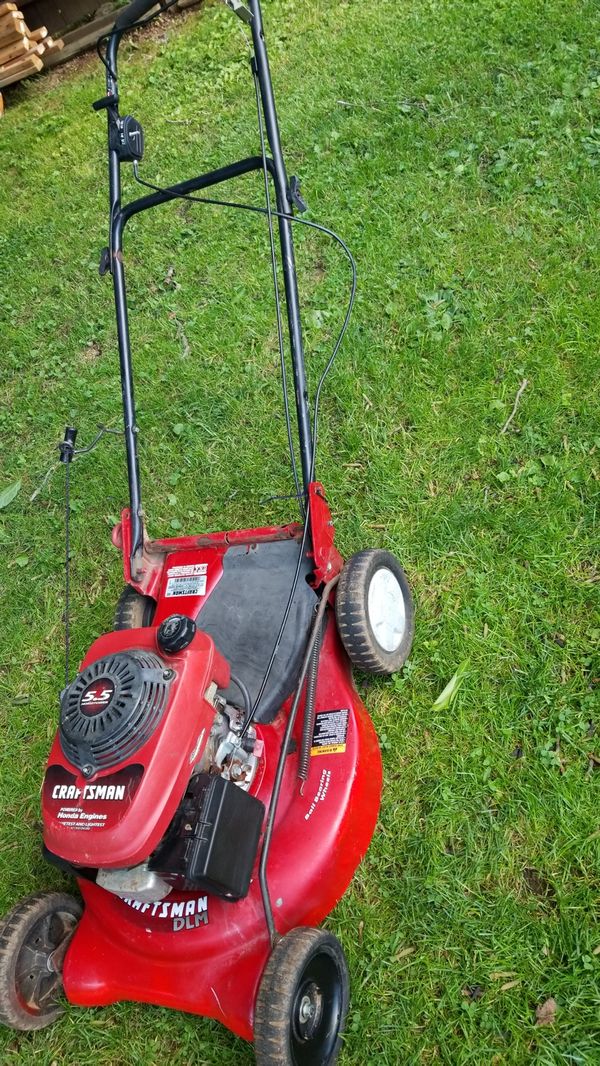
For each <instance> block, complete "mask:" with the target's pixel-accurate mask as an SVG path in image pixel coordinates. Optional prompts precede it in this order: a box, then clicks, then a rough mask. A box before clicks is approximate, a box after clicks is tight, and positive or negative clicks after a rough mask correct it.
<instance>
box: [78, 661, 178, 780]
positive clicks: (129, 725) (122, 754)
mask: <svg viewBox="0 0 600 1066" xmlns="http://www.w3.org/2000/svg"><path fill="white" fill-rule="evenodd" d="M171 676H172V671H170V670H169V669H168V668H167V667H166V665H165V664H164V663H163V662H162V661H161V659H159V657H158V656H157V655H154V654H153V653H152V652H149V651H128V652H117V653H115V654H114V655H108V656H106V657H105V658H103V659H98V660H96V662H93V663H91V665H90V666H88V667H86V669H85V670H83V672H82V673H81V674H79V676H78V677H76V678H75V680H74V681H73V682H72V683H71V684H70V685H69V686H68V687H67V688H66V689H65V690H64V692H63V694H62V697H61V711H60V726H59V731H58V736H59V740H60V745H61V748H62V750H63V753H64V755H65V756H66V758H67V759H68V761H69V762H70V763H71V764H72V765H73V766H76V767H78V769H80V770H81V772H82V773H83V774H84V775H85V776H86V777H91V776H92V774H94V773H96V772H97V771H98V770H107V769H109V768H110V767H112V766H116V765H117V764H118V763H121V762H123V761H124V760H126V759H129V758H131V756H132V755H134V754H135V753H136V752H137V751H139V749H140V748H141V747H143V745H144V744H145V743H146V741H147V740H149V739H150V737H151V736H152V734H153V733H154V731H155V729H156V727H157V726H158V724H159V722H160V720H161V718H162V716H163V713H164V710H165V707H166V706H167V702H168V696H169V683H170V677H171Z"/></svg>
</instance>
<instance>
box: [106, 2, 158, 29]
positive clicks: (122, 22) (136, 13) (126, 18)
mask: <svg viewBox="0 0 600 1066" xmlns="http://www.w3.org/2000/svg"><path fill="white" fill-rule="evenodd" d="M161 6H164V5H162V4H161ZM153 7H156V0H132V3H131V4H128V5H127V7H124V8H123V10H122V11H121V12H119V14H118V16H117V18H116V20H115V30H127V29H129V27H130V26H133V24H134V23H135V22H137V21H138V19H141V17H142V15H146V14H147V13H148V11H151V10H152V8H153Z"/></svg>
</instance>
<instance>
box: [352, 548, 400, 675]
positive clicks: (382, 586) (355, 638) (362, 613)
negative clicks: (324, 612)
mask: <svg viewBox="0 0 600 1066" xmlns="http://www.w3.org/2000/svg"><path fill="white" fill-rule="evenodd" d="M335 614H336V619H337V625H338V630H339V633H340V636H341V638H342V642H343V645H344V647H345V649H346V651H347V652H348V656H349V658H350V660H351V662H352V663H354V665H355V666H357V667H359V669H361V670H368V671H369V673H372V674H394V673H395V672H396V671H397V670H400V668H401V667H402V666H404V663H405V662H406V660H407V659H408V656H409V654H410V649H411V646H412V641H413V635H414V629H415V616H414V606H413V600H412V596H411V592H410V588H409V585H408V581H407V580H406V574H405V573H404V570H403V569H402V567H401V566H400V563H399V562H398V560H397V559H396V557H395V555H392V553H391V552H388V551H382V550H381V549H379V548H368V549H367V550H366V551H362V552H357V554H356V555H353V556H352V557H351V558H350V559H348V562H347V563H346V564H345V566H344V568H343V570H342V573H341V575H340V580H339V582H338V587H337V593H336V598H335Z"/></svg>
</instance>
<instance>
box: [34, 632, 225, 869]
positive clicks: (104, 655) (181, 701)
mask: <svg viewBox="0 0 600 1066" xmlns="http://www.w3.org/2000/svg"><path fill="white" fill-rule="evenodd" d="M228 684H229V666H228V665H227V663H226V661H225V660H224V659H223V658H222V656H221V655H220V654H219V653H218V652H217V650H216V648H215V646H214V643H213V641H212V639H211V637H209V636H208V635H207V634H206V633H203V632H201V631H198V632H197V633H196V634H195V636H194V639H193V640H192V642H191V644H190V645H189V646H188V647H187V648H185V649H184V650H183V651H181V652H178V653H176V654H174V655H169V656H168V657H167V656H165V657H164V658H163V657H162V656H161V655H160V653H159V647H158V644H157V627H155V626H149V627H147V628H144V629H130V630H120V631H117V632H115V633H107V634H106V635H105V636H103V637H100V638H99V640H97V641H95V643H94V644H92V646H91V648H90V650H89V652H88V654H87V656H86V658H85V660H84V662H83V663H82V668H81V673H80V674H79V676H78V677H77V678H76V679H75V681H74V682H73V683H72V684H71V685H70V686H68V688H67V689H66V690H65V692H64V693H63V696H62V700H61V719H60V725H59V729H58V731H57V734H56V737H55V740H54V744H53V746H52V750H51V752H50V757H49V759H48V765H47V767H46V775H45V777H44V784H43V788H42V813H43V824H44V844H45V845H46V847H47V848H48V850H49V851H50V852H52V853H53V854H54V855H56V856H58V857H59V858H60V859H63V860H65V861H66V862H69V863H72V864H74V865H75V866H82V867H94V868H99V867H105V868H107V869H118V868H122V867H125V866H136V865H137V864H139V863H141V862H143V861H144V860H145V859H147V858H148V856H149V855H150V854H151V853H152V852H153V851H154V849H155V848H156V847H157V845H158V843H159V841H160V840H161V839H162V837H163V835H164V833H165V831H166V829H167V828H168V826H169V824H170V822H171V820H172V818H173V816H174V814H175V812H176V810H177V807H178V805H179V803H180V801H181V799H182V797H183V795H184V792H185V790H186V787H187V784H188V781H189V779H190V776H191V774H192V772H193V770H194V767H195V766H197V765H198V763H199V762H200V761H201V760H202V756H203V753H204V749H205V747H206V744H207V741H208V738H209V735H210V731H211V728H212V725H213V722H214V718H215V707H214V704H213V702H212V693H213V692H214V690H215V688H219V689H224V688H227V686H228Z"/></svg>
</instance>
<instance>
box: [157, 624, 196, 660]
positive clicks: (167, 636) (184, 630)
mask: <svg viewBox="0 0 600 1066" xmlns="http://www.w3.org/2000/svg"><path fill="white" fill-rule="evenodd" d="M195 633H196V623H195V622H194V620H193V618H188V616H187V615H185V614H170V615H169V617H168V618H165V620H164V622H161V624H160V626H159V627H158V644H159V647H160V649H161V651H164V652H166V653H167V655H174V654H175V653H176V652H178V651H183V649H184V648H187V647H188V645H189V644H191V643H192V641H193V639H194V635H195Z"/></svg>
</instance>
